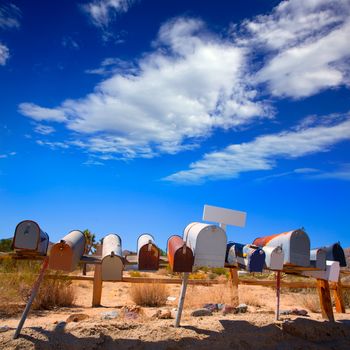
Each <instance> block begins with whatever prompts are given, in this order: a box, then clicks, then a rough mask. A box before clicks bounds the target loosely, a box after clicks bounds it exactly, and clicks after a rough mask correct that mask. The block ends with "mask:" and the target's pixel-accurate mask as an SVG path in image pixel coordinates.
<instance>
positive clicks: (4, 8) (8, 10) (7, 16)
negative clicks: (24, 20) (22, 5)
mask: <svg viewBox="0 0 350 350" xmlns="http://www.w3.org/2000/svg"><path fill="white" fill-rule="evenodd" d="M20 18H21V10H20V9H19V8H18V7H17V6H16V5H14V4H4V5H2V4H0V28H2V29H12V28H19V26H20V22H19V19H20Z"/></svg>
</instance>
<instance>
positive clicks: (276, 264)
mask: <svg viewBox="0 0 350 350" xmlns="http://www.w3.org/2000/svg"><path fill="white" fill-rule="evenodd" d="M262 249H263V250H264V252H265V266H266V268H267V269H270V270H277V271H278V270H283V262H284V253H283V250H282V248H281V247H280V246H277V247H270V246H264V247H262Z"/></svg>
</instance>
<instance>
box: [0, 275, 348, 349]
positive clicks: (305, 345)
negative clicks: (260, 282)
mask: <svg viewBox="0 0 350 350" xmlns="http://www.w3.org/2000/svg"><path fill="white" fill-rule="evenodd" d="M73 285H74V289H75V294H76V298H75V302H74V307H69V308H68V307H67V308H56V309H54V310H48V311H46V310H45V311H42V310H40V311H36V310H32V311H31V313H30V315H29V317H28V319H27V321H26V323H25V325H24V327H23V329H22V333H21V335H20V337H19V338H18V339H16V340H13V339H12V337H13V334H14V329H15V327H16V326H17V324H18V321H19V317H20V314H16V315H14V316H11V317H6V318H1V319H0V327H1V326H2V327H4V326H7V327H8V330H6V331H3V332H1V333H0V348H1V349H168V350H175V349H193V348H198V349H211V350H212V349H251V348H255V349H350V316H349V312H350V310H349V309H347V313H346V314H336V313H335V318H336V322H335V323H329V322H326V321H323V320H322V317H321V314H320V313H318V312H311V311H310V310H308V309H307V311H308V315H307V316H305V317H303V316H293V315H284V316H281V321H280V322H275V321H274V304H275V292H274V290H273V289H272V288H268V287H261V286H246V285H240V286H239V297H240V302H244V303H246V304H247V305H248V311H247V312H246V313H240V314H226V315H223V313H222V312H221V311H218V312H214V313H213V315H212V316H201V317H194V316H191V312H192V311H193V310H195V309H196V308H199V307H202V306H203V304H204V303H208V302H211V303H229V302H230V300H231V299H230V298H231V296H232V294H231V291H230V288H229V285H213V286H189V287H188V291H187V296H186V303H185V310H184V313H183V317H182V320H181V327H180V328H175V327H174V319H173V317H174V315H175V310H174V309H175V308H176V305H177V300H178V296H179V291H180V286H179V285H167V286H166V292H167V294H168V295H169V297H170V298H169V299H170V300H168V301H167V303H166V305H165V306H163V307H160V308H157V307H138V306H136V305H135V303H134V302H133V301H132V299H131V297H130V288H131V285H130V284H129V283H110V282H104V284H103V293H102V305H103V306H101V307H95V308H92V307H91V298H92V283H91V282H89V281H77V282H73ZM171 297H176V300H173V299H174V298H171ZM311 299H314V300H317V296H316V295H314V294H310V293H295V292H294V293H292V292H290V291H288V290H283V291H282V295H281V310H286V309H293V308H298V309H306V308H305V305H307V306H308V305H311V306H312V305H313V303H312V302H311ZM311 306H310V308H313V307H311ZM159 310H162V314H166V312H168V316H169V315H171V317H172V318H171V319H159V317H158V314H159ZM106 313H107V318H106ZM110 313H112V315H113V316H112V318H111V319H108V315H110Z"/></svg>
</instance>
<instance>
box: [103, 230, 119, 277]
mask: <svg viewBox="0 0 350 350" xmlns="http://www.w3.org/2000/svg"><path fill="white" fill-rule="evenodd" d="M101 265H102V280H103V281H121V280H122V278H123V269H124V262H123V256H122V240H121V238H120V237H119V236H118V235H116V234H114V233H111V234H109V235H107V236H106V237H104V238H103V241H102V260H101Z"/></svg>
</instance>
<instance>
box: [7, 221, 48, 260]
mask: <svg viewBox="0 0 350 350" xmlns="http://www.w3.org/2000/svg"><path fill="white" fill-rule="evenodd" d="M48 246H49V236H48V234H47V233H46V232H44V231H43V230H42V229H41V228H40V227H39V225H38V224H37V223H36V222H35V221H32V220H24V221H21V222H20V223H19V224H18V225H17V226H16V229H15V234H14V237H13V241H12V247H13V249H14V250H16V251H23V252H28V253H29V252H30V253H35V254H38V255H46V253H47V248H48Z"/></svg>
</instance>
